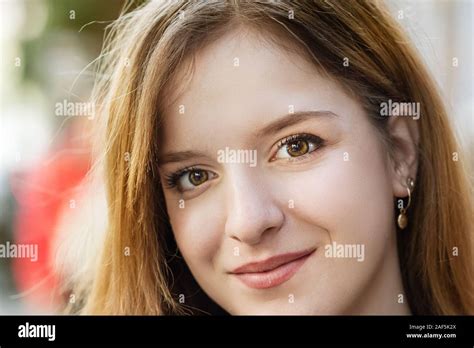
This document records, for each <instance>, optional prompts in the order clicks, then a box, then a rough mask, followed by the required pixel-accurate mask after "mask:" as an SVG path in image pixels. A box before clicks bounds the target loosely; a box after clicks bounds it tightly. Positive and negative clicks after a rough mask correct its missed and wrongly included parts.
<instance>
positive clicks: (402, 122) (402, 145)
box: [388, 116, 419, 197]
mask: <svg viewBox="0 0 474 348" xmlns="http://www.w3.org/2000/svg"><path fill="white" fill-rule="evenodd" d="M417 122H418V121H417V120H413V119H412V118H409V117H404V116H393V117H391V118H390V120H389V121H388V133H389V136H390V139H391V143H392V151H391V155H392V156H391V161H390V164H391V168H390V169H391V173H392V188H393V195H394V196H395V197H406V196H407V195H408V193H407V179H408V178H409V177H410V178H412V179H413V180H414V181H415V187H416V180H415V178H416V172H417V169H418V140H419V132H418V123H417Z"/></svg>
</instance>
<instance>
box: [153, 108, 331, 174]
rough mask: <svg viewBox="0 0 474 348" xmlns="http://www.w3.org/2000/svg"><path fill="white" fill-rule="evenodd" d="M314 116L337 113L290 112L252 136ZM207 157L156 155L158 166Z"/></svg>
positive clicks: (196, 154) (188, 153) (200, 154)
mask: <svg viewBox="0 0 474 348" xmlns="http://www.w3.org/2000/svg"><path fill="white" fill-rule="evenodd" d="M314 117H325V118H326V117H327V118H332V117H338V115H337V114H335V113H334V112H332V111H328V110H316V111H298V112H294V113H291V114H287V115H285V116H283V117H280V118H279V119H277V120H276V121H273V122H271V123H269V124H268V125H266V126H264V127H263V128H262V129H260V130H258V131H257V132H254V133H253V136H254V137H255V139H259V138H261V137H263V136H265V135H267V134H273V133H277V132H279V131H281V130H282V129H285V128H287V127H290V126H293V125H295V124H298V123H300V122H303V121H306V120H307V119H310V118H314ZM207 157H208V156H207V155H206V154H205V153H203V152H197V151H180V152H171V153H167V154H164V155H162V156H160V157H158V165H159V166H160V165H164V164H166V163H176V162H184V161H186V160H190V159H196V158H207Z"/></svg>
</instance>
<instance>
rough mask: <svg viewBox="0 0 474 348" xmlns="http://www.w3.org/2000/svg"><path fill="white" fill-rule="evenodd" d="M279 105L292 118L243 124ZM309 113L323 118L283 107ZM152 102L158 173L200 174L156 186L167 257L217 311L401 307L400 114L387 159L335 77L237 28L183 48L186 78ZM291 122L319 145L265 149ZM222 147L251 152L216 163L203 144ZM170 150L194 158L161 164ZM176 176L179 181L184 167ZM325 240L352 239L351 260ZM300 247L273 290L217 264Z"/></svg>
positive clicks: (269, 116) (406, 140)
mask: <svg viewBox="0 0 474 348" xmlns="http://www.w3.org/2000/svg"><path fill="white" fill-rule="evenodd" d="M235 57H238V58H239V66H234V62H235V60H234V58H235ZM180 105H184V106H185V112H184V114H181V113H180V112H179V109H180ZM290 105H293V106H294V112H295V115H293V116H295V117H294V118H293V121H294V122H293V124H291V125H287V126H286V127H284V128H282V129H279V130H273V131H267V132H265V133H264V134H260V135H258V136H257V135H256V133H257V132H258V131H261V130H263V129H264V128H265V127H266V126H268V125H269V124H272V123H274V122H275V121H277V120H279V119H281V118H284V117H285V116H287V114H288V112H289V108H290V107H289V106H290ZM314 110H319V111H321V110H322V111H330V112H332V113H333V114H334V115H329V116H328V115H319V116H318V115H313V116H311V117H307V118H305V119H303V120H301V119H300V118H299V117H297V116H296V114H297V113H298V112H302V111H314ZM164 111H165V112H164V125H163V129H162V139H161V140H160V141H162V143H161V150H160V158H161V161H160V175H161V179H162V182H166V177H167V176H168V175H170V174H171V173H173V172H175V171H177V170H179V169H181V168H183V167H188V166H193V167H198V168H200V169H202V170H206V171H208V172H209V173H208V176H209V179H208V180H207V181H205V182H204V183H202V184H201V185H198V186H194V187H195V188H194V189H192V190H187V191H184V192H180V191H179V190H177V189H176V188H169V187H167V185H164V194H165V200H166V205H167V210H168V214H169V217H170V221H171V225H172V228H173V233H174V236H175V239H176V242H177V245H178V247H179V249H180V251H181V254H182V255H183V257H184V259H185V261H186V263H187V265H188V266H189V268H190V270H191V272H192V274H193V276H194V277H195V279H196V280H197V282H198V283H199V285H200V286H201V288H202V289H203V290H204V291H205V292H206V293H207V294H208V295H209V296H210V297H211V298H212V299H213V300H214V301H215V302H216V303H218V304H219V305H220V306H221V307H222V308H224V309H225V310H226V311H228V312H229V313H230V314H409V313H410V310H409V307H408V305H407V299H406V298H405V295H404V290H403V286H402V282H401V276H400V267H399V263H398V256H397V246H396V228H395V221H396V216H395V215H394V212H393V209H394V197H405V196H406V195H407V191H406V188H405V184H404V183H405V180H406V178H407V176H409V175H410V176H411V177H415V174H416V155H415V153H414V145H413V144H414V142H415V141H416V134H415V133H414V131H413V129H412V128H410V126H408V125H407V122H405V120H401V119H399V120H393V121H392V120H391V129H392V131H393V135H394V136H397V137H399V138H400V140H401V143H402V144H405V145H404V146H401V147H400V149H399V150H397V151H396V153H395V156H394V158H395V159H396V161H394V160H392V159H391V158H390V156H389V155H388V152H387V150H386V148H385V145H384V143H383V142H382V140H381V137H380V134H379V133H378V132H377V131H376V130H375V128H374V126H373V125H371V123H370V122H369V120H368V116H367V115H366V113H365V111H364V110H363V109H362V106H361V105H360V103H359V102H358V101H357V100H356V99H355V98H353V97H351V96H350V95H348V94H347V93H346V92H345V90H344V89H343V88H341V86H339V85H338V83H337V82H335V81H332V80H330V79H328V78H326V77H323V76H322V75H321V74H320V73H319V72H318V70H316V68H315V67H314V66H313V65H311V64H310V63H309V62H307V61H306V60H305V59H303V58H302V57H300V56H298V55H296V54H294V53H289V52H286V51H283V50H282V49H281V48H278V47H276V46H273V45H272V44H270V43H269V42H266V41H262V39H261V38H258V37H257V36H256V35H253V34H252V32H251V31H247V30H243V29H239V30H234V31H230V32H228V33H226V34H225V35H224V36H223V37H222V38H220V39H219V40H217V41H214V42H213V43H212V44H211V45H209V46H207V47H206V48H204V49H202V50H200V51H199V52H198V53H197V55H196V60H195V67H194V73H193V75H192V78H191V79H190V80H189V83H188V84H187V85H186V88H185V89H184V90H183V93H181V94H180V95H179V97H178V98H177V99H176V100H175V101H174V102H173V103H172V104H171V105H169V106H168V107H167V108H166V109H165V110H164ZM290 118H291V116H290ZM300 133H306V134H313V135H316V136H318V137H320V138H322V139H324V146H322V147H320V148H318V149H316V150H315V151H313V152H311V153H307V154H306V155H303V156H301V157H295V158H293V159H291V158H290V159H288V157H291V156H290V155H289V154H288V151H287V150H288V147H286V148H285V147H283V148H282V149H280V150H279V149H278V147H277V145H278V142H279V141H280V140H282V139H284V138H286V137H288V136H291V135H294V134H300ZM306 144H308V143H306ZM226 147H229V148H230V149H253V150H256V151H257V159H258V161H257V164H256V166H255V167H251V166H250V165H249V164H248V163H247V164H242V163H240V164H236V163H219V162H218V158H217V153H218V151H219V150H223V149H225V148H226ZM181 151H199V152H200V153H201V156H193V157H191V158H188V159H186V160H181V161H179V162H165V161H166V159H170V158H171V157H170V156H169V155H170V154H171V153H176V152H181ZM175 159H177V158H175ZM181 182H182V183H184V187H185V188H188V187H191V188H192V187H193V186H192V184H191V183H190V182H189V180H188V176H187V175H184V177H183V178H182V179H181ZM181 188H183V187H181ZM183 202H184V206H183ZM180 203H181V204H180ZM332 242H336V243H337V244H359V245H364V247H365V255H364V260H363V261H362V262H358V261H357V259H356V258H349V257H345V258H329V257H326V255H325V248H324V247H325V245H327V244H331V243H332ZM310 248H316V251H315V252H314V253H313V254H312V255H311V256H310V257H309V258H308V259H307V260H306V262H305V263H304V264H303V266H302V267H301V268H300V269H299V270H298V272H297V273H296V274H295V275H294V276H293V277H292V278H291V279H290V280H288V281H286V282H284V283H283V284H281V285H279V286H276V287H273V288H269V289H253V288H250V287H248V286H247V285H245V284H244V283H243V282H241V281H240V280H239V279H237V277H236V276H235V275H232V274H229V273H228V272H229V271H231V270H233V269H235V268H236V267H238V266H241V265H244V264H246V263H249V262H253V261H260V260H264V259H267V258H268V257H271V256H274V255H279V254H283V253H287V252H294V251H301V250H306V249H310ZM237 250H238V255H236V251H237ZM399 295H403V297H404V300H403V303H399V299H400V297H399Z"/></svg>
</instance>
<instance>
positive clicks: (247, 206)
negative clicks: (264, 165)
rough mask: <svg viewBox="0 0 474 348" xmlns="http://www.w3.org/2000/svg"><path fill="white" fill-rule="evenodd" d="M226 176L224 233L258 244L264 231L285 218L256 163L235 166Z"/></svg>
mask: <svg viewBox="0 0 474 348" xmlns="http://www.w3.org/2000/svg"><path fill="white" fill-rule="evenodd" d="M226 176H227V183H226V186H227V188H226V189H227V190H228V191H227V192H228V195H227V203H228V204H227V219H226V223H225V233H226V235H227V236H229V237H230V238H232V239H235V240H238V241H240V242H242V243H245V244H249V245H254V244H258V243H259V242H260V241H261V239H262V238H263V236H264V234H266V233H270V232H271V231H278V230H279V229H280V228H281V226H282V225H283V222H284V220H285V215H284V213H283V211H282V210H281V209H280V208H279V206H278V204H277V200H276V197H274V196H273V194H272V190H271V187H270V186H271V185H270V184H269V183H266V182H265V180H264V178H262V176H261V175H259V173H258V167H242V166H238V165H237V166H234V167H233V168H232V169H230V170H229V171H228V174H227V175H226Z"/></svg>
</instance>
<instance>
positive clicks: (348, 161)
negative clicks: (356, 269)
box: [284, 139, 393, 244]
mask: <svg viewBox="0 0 474 348" xmlns="http://www.w3.org/2000/svg"><path fill="white" fill-rule="evenodd" d="M385 163H386V162H385V153H384V151H383V146H382V145H381V144H379V143H378V142H377V139H372V140H370V139H366V140H365V141H364V142H362V143H357V144H353V145H350V146H344V145H341V146H338V148H337V149H332V150H330V151H328V152H327V153H326V154H324V156H323V157H322V158H321V162H320V163H319V164H318V165H317V166H316V167H315V168H314V169H312V170H309V171H306V172H301V173H298V174H295V175H296V176H294V177H293V178H291V181H292V182H291V185H284V186H286V187H287V188H286V192H285V195H286V196H288V197H289V199H292V200H293V201H294V202H295V203H294V206H295V207H294V209H293V212H291V211H290V210H289V212H290V214H293V216H294V217H295V218H296V219H298V220H304V221H306V222H307V223H308V224H310V225H313V226H319V227H320V228H321V229H324V230H326V232H327V234H328V235H327V239H328V241H327V242H331V241H336V242H338V243H351V244H353V243H358V244H378V243H382V242H383V241H384V240H385V239H386V238H387V237H388V234H389V232H390V231H391V226H392V219H393V209H392V207H393V202H392V193H391V192H392V191H391V186H390V182H391V181H390V178H389V175H388V171H387V168H386V165H385ZM296 178H297V180H295V179H296Z"/></svg>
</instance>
